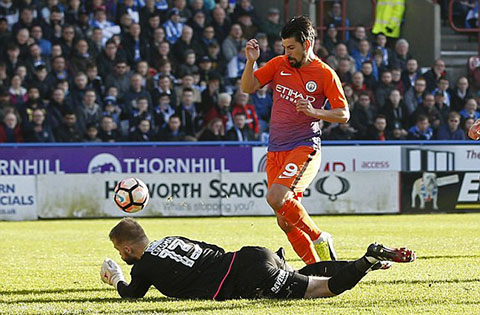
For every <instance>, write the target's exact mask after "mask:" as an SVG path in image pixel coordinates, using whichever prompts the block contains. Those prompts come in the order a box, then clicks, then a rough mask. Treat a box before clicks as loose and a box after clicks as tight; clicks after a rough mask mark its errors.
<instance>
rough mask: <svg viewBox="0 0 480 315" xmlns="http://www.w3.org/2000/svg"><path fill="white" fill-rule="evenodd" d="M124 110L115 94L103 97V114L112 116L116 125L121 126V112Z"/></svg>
mask: <svg viewBox="0 0 480 315" xmlns="http://www.w3.org/2000/svg"><path fill="white" fill-rule="evenodd" d="M121 113H122V110H121V109H120V106H119V105H118V102H117V98H116V97H115V96H114V95H107V96H106V97H105V98H104V99H103V112H102V116H110V117H112V119H113V122H114V124H115V126H116V127H120V114H121Z"/></svg>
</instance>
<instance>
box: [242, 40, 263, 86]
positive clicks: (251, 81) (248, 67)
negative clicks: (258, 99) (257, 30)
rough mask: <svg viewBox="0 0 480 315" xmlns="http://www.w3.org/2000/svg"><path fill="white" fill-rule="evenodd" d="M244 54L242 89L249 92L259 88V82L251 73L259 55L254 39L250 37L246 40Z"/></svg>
mask: <svg viewBox="0 0 480 315" xmlns="http://www.w3.org/2000/svg"><path fill="white" fill-rule="evenodd" d="M245 55H246V57H247V63H246V64H245V69H244V70H243V73H242V80H241V82H242V91H243V92H245V93H249V94H250V93H253V92H255V91H256V90H258V89H259V88H260V82H259V81H258V79H257V78H255V76H254V75H253V67H254V65H255V62H256V61H257V59H258V57H259V56H260V48H259V46H258V42H257V40H256V39H251V40H249V41H248V42H247V45H246V47H245Z"/></svg>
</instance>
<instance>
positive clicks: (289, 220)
mask: <svg viewBox="0 0 480 315" xmlns="http://www.w3.org/2000/svg"><path fill="white" fill-rule="evenodd" d="M281 37H282V45H283V47H284V49H285V54H284V55H281V56H277V57H275V58H273V59H271V60H270V61H269V62H267V63H266V64H265V65H264V66H263V67H261V68H259V69H258V70H256V71H255V72H254V71H253V68H254V64H255V61H256V60H257V59H258V57H259V54H260V51H259V47H258V42H257V40H256V39H251V40H250V41H248V42H247V45H246V56H247V63H246V66H245V70H244V72H243V74H242V82H241V83H242V85H241V87H242V90H243V91H244V92H246V93H253V92H254V91H256V90H257V89H259V88H260V87H262V86H264V85H265V84H268V83H270V84H271V86H272V89H273V108H272V116H271V121H270V138H269V144H268V153H267V166H266V171H267V177H268V193H267V202H268V203H269V205H270V206H271V207H272V208H273V210H274V211H275V213H276V216H277V222H278V225H279V226H280V228H281V229H282V230H283V231H284V232H285V233H286V235H287V238H288V240H289V241H290V243H291V244H292V247H293V249H294V250H295V252H296V253H297V254H298V256H300V257H301V258H302V260H303V261H304V262H305V263H306V264H312V263H315V262H318V261H320V260H335V259H336V254H335V251H334V249H333V241H332V237H331V235H330V234H329V233H327V232H322V231H320V229H319V228H318V226H317V225H316V224H315V223H314V222H313V220H312V219H311V218H310V216H309V215H308V213H307V211H306V210H305V208H304V207H303V205H302V204H301V203H300V200H301V197H302V194H303V192H304V191H305V189H306V188H307V187H308V186H309V185H310V183H311V182H312V180H313V179H314V178H315V176H316V175H317V173H318V170H319V168H320V159H321V157H320V135H321V130H320V120H325V121H328V122H333V123H346V122H347V121H348V119H349V118H350V114H349V110H348V103H347V100H346V98H345V95H344V92H343V88H342V85H341V82H340V80H339V78H338V76H337V75H336V73H335V71H333V70H332V69H331V68H330V67H329V66H328V65H326V64H325V63H323V62H322V61H321V60H320V59H319V58H318V57H317V56H316V55H315V54H314V52H313V47H314V38H315V28H314V26H313V25H312V22H311V21H310V19H309V18H308V17H306V16H299V17H294V18H292V19H291V20H290V21H289V22H288V23H287V24H286V25H285V26H284V28H283V29H282V33H281ZM327 99H328V101H329V103H330V107H331V109H326V108H325V104H326V103H327Z"/></svg>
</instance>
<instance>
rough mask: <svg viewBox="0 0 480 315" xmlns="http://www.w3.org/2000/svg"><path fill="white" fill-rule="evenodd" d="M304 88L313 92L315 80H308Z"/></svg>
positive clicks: (315, 87) (315, 84)
mask: <svg viewBox="0 0 480 315" xmlns="http://www.w3.org/2000/svg"><path fill="white" fill-rule="evenodd" d="M305 89H306V90H307V91H308V92H310V93H312V92H315V90H316V89H317V83H316V82H315V81H308V82H307V84H305Z"/></svg>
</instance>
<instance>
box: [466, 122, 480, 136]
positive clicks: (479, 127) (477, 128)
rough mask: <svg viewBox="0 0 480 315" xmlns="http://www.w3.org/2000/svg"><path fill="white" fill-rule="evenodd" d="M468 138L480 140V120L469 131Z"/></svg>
mask: <svg viewBox="0 0 480 315" xmlns="http://www.w3.org/2000/svg"><path fill="white" fill-rule="evenodd" d="M468 136H469V137H470V138H472V139H473V140H478V139H480V119H477V120H476V121H475V122H474V123H473V125H472V127H470V129H469V130H468Z"/></svg>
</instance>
